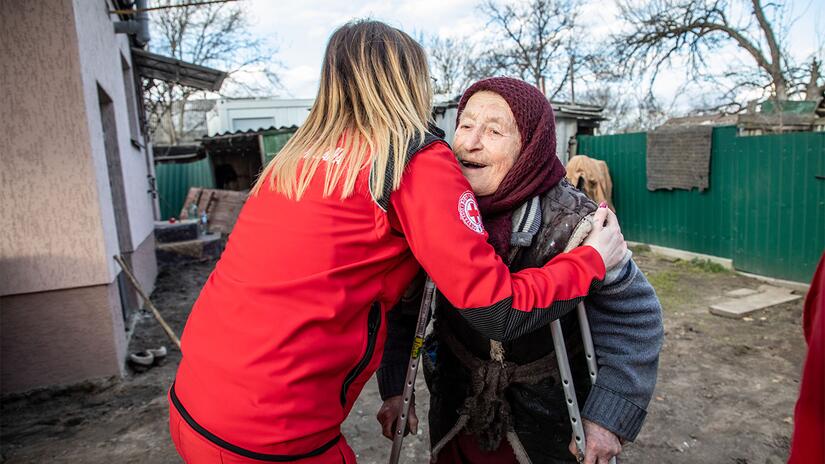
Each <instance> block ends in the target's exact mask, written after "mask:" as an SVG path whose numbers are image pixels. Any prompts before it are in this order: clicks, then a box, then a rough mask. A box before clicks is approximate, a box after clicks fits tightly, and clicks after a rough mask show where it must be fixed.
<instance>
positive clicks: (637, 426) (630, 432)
mask: <svg viewBox="0 0 825 464" xmlns="http://www.w3.org/2000/svg"><path fill="white" fill-rule="evenodd" d="M581 415H582V417H584V418H585V419H587V420H589V421H591V422H595V423H597V424H599V425H601V426H602V427H604V428H606V429H607V430H610V431H611V432H613V433H615V434H616V435H618V436H619V437H620V438H623V439H625V440H626V441H633V440H635V439H636V436H637V435H638V434H639V431H640V430H641V429H642V424H643V423H644V421H645V417H646V416H647V411H645V409H644V408H640V407H639V406H637V405H636V404H634V403H633V402H631V401H628V400H627V399H625V398H623V397H622V396H620V395H619V394H617V393H616V392H613V391H611V390H610V389H607V388H604V387H602V386H599V385H593V387H592V388H591V389H590V394H589V395H588V396H587V401H586V402H585V403H584V409H583V410H582V412H581Z"/></svg>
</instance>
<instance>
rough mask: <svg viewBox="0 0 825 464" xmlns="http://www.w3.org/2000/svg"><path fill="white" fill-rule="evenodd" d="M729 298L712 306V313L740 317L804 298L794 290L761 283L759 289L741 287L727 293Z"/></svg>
mask: <svg viewBox="0 0 825 464" xmlns="http://www.w3.org/2000/svg"><path fill="white" fill-rule="evenodd" d="M725 295H726V296H728V297H729V298H727V299H725V300H723V301H721V302H720V303H716V304H713V305H711V306H710V313H711V314H715V315H717V316H722V317H729V318H734V319H740V318H742V317H745V316H747V315H748V314H751V313H753V312H756V311H759V310H760V309H765V308H769V307H771V306H776V305H778V304H782V303H787V302H789V301H794V300H798V299H800V298H802V297H801V296H799V295H794V294H793V290H791V289H789V288H783V287H775V286H773V285H760V286H759V288H757V289H745V288H740V289H737V290H733V291H730V292H728V293H726V294H725Z"/></svg>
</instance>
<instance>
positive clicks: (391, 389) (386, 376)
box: [376, 273, 426, 400]
mask: <svg viewBox="0 0 825 464" xmlns="http://www.w3.org/2000/svg"><path fill="white" fill-rule="evenodd" d="M425 277H426V276H425V275H424V273H419V276H418V277H417V278H416V279H415V280H413V283H412V284H411V285H410V287H409V288H408V289H407V291H406V292H405V293H404V296H403V297H401V300H400V301H399V302H398V303H397V304H396V305H395V306H393V307H392V309H390V310H389V311H388V312H387V341H386V343H385V344H384V354H383V356H382V358H381V365H380V366H379V367H378V371H377V372H376V378H377V380H378V392H379V393H380V395H381V399H382V400H386V399H387V398H392V397H393V396H398V395H400V394H401V393H402V392H403V391H404V380H406V378H407V365H408V364H409V361H410V352H411V351H412V346H413V340H414V339H415V327H416V323H417V322H418V312H419V310H420V308H421V299H422V297H423V296H424V278H425Z"/></svg>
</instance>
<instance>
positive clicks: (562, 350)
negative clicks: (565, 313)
mask: <svg viewBox="0 0 825 464" xmlns="http://www.w3.org/2000/svg"><path fill="white" fill-rule="evenodd" d="M576 312H577V313H578V317H579V327H580V328H581V333H582V341H583V344H584V354H585V356H586V358H587V369H588V371H589V374H590V381H591V382H592V383H595V382H596V374H597V372H598V366H597V364H596V353H595V350H594V349H593V336H592V335H591V333H590V323H589V322H588V320H587V313H585V309H584V303H582V302H579V304H578V306H577V307H576ZM550 334H551V335H552V337H553V348H554V349H555V351H556V361H558V364H559V374H560V375H561V384H562V389H563V390H564V398H565V400H566V401H565V403H566V404H567V413H568V415H569V416H570V423H571V425H572V426H573V436H574V439H575V441H576V449H578V451H579V455H578V456H577V459H578V461H579V462H582V461H583V460H584V450H585V449H586V443H585V436H584V425H582V418H581V412H580V409H579V402H578V400H577V399H576V390H575V388H574V386H573V375H572V373H571V371H570V361H569V360H568V358H567V347H566V346H565V344H564V334H563V333H562V330H561V321H560V320H559V319H556V320H555V321H553V322H552V323H550ZM610 464H616V457H615V456H614V457H612V458H610Z"/></svg>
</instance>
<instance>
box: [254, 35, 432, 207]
mask: <svg viewBox="0 0 825 464" xmlns="http://www.w3.org/2000/svg"><path fill="white" fill-rule="evenodd" d="M431 106H432V86H431V84H430V75H429V69H428V66H427V58H426V56H425V54H424V49H423V48H422V47H421V45H419V44H418V43H417V42H416V41H415V40H413V39H412V37H410V36H409V35H407V34H405V33H404V32H402V31H400V30H398V29H395V28H393V27H390V26H388V25H386V24H384V23H381V22H378V21H371V20H357V21H352V22H349V23H347V24H345V25H344V26H342V27H340V28H339V29H338V30H336V31H335V32H334V33H333V34H332V37H331V38H330V39H329V43H328V44H327V48H326V52H325V54H324V63H323V67H322V69H321V84H320V88H319V89H318V96H317V98H316V99H315V103H314V104H313V105H312V109H311V110H310V112H309V116H308V117H307V120H306V122H304V124H303V125H302V126H301V127H300V128H299V129H298V131H297V132H295V135H293V136H292V138H291V139H290V140H289V142H287V144H286V145H285V146H284V148H283V149H282V150H281V151H280V153H278V155H277V156H276V157H275V158H274V159H273V160H272V161H270V162H269V164H268V165H267V166H266V168H265V169H264V170H263V172H262V173H261V175H260V177H259V178H258V181H257V182H256V183H255V186H254V187H253V188H252V193H253V194H257V193H258V192H259V191H260V189H261V187H262V186H263V184H264V183H265V182H268V184H269V187H270V189H276V190H277V191H278V192H281V193H283V194H284V195H286V196H287V197H289V198H296V199H300V198H301V196H302V195H303V194H304V193H305V192H306V189H307V187H308V186H309V183H310V181H311V180H312V177H313V176H314V175H315V173H316V171H317V169H318V166H319V165H320V164H321V162H322V161H324V162H325V165H326V180H325V183H324V193H323V194H324V196H330V195H331V194H332V193H333V191H334V190H335V188H336V187H337V186H338V184H339V183H340V182H341V181H342V179H343V188H342V193H341V198H342V199H344V198H347V197H349V196H350V195H351V194H352V193H353V190H354V188H355V180H356V178H357V177H358V173H359V172H360V171H361V170H362V169H363V168H365V167H366V166H367V165H368V163H372V171H371V175H370V187H371V191H372V192H373V196H375V195H381V192H383V191H384V184H385V183H386V181H387V179H386V177H387V176H386V174H387V166H388V164H390V163H392V164H391V166H392V170H391V173H392V190H395V189H397V188H398V185H399V183H400V182H401V177H402V174H403V172H404V167H405V166H404V165H405V156H406V152H407V148H408V143H409V141H410V140H413V138H414V137H418V139H419V140H421V141H422V142H423V139H424V133H425V131H426V130H427V124H428V123H429V122H430V119H431V116H430V115H431ZM302 162H303V164H302ZM377 199H378V198H376V200H377Z"/></svg>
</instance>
